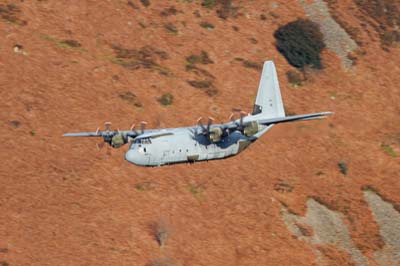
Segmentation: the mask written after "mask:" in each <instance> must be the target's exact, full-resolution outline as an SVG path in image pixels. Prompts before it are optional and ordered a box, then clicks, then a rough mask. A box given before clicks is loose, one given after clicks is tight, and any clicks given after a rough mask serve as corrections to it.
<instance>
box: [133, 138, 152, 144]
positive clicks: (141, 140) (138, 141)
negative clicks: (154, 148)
mask: <svg viewBox="0 0 400 266" xmlns="http://www.w3.org/2000/svg"><path fill="white" fill-rule="evenodd" d="M135 143H138V144H151V139H150V138H146V139H135Z"/></svg>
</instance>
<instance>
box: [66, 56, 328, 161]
mask: <svg viewBox="0 0 400 266" xmlns="http://www.w3.org/2000/svg"><path fill="white" fill-rule="evenodd" d="M330 114H332V113H331V112H320V113H312V114H304V115H294V116H285V111H284V109H283V103H282V97H281V92H280V89H279V83H278V77H277V74H276V70H275V65H274V63H273V62H272V61H266V62H264V67H263V71H262V74H261V81H260V85H259V88H258V93H257V97H256V102H255V104H254V107H253V112H252V113H251V114H247V115H246V114H245V113H244V112H241V113H240V118H237V119H234V117H233V115H231V116H230V120H231V121H230V122H227V123H224V124H214V123H213V120H214V119H213V118H211V117H209V118H208V121H207V124H206V125H204V123H203V122H202V121H203V120H202V118H199V119H198V120H197V125H195V126H189V127H180V128H165V129H148V130H145V122H142V123H141V129H140V130H136V129H135V126H134V125H133V126H132V127H131V129H130V130H125V131H119V130H110V125H111V123H106V124H105V127H106V129H105V130H103V131H100V130H99V129H97V131H96V132H81V133H67V134H64V136H66V137H102V138H103V140H104V142H103V144H104V143H108V144H109V145H110V146H112V147H113V148H119V147H121V146H122V145H124V144H127V143H129V144H130V145H129V150H128V151H127V152H126V154H125V159H126V160H127V161H128V162H130V163H133V164H136V165H140V166H162V165H168V164H175V163H185V162H186V163H193V162H198V161H208V160H213V159H223V158H227V157H230V156H234V155H237V154H239V153H240V152H242V151H243V150H244V149H246V148H247V147H248V146H249V145H250V144H252V143H254V142H255V141H256V140H257V139H258V138H260V137H261V136H262V135H264V134H265V133H266V132H267V131H268V130H270V129H271V128H272V127H273V126H274V125H276V124H279V123H285V122H293V121H304V120H313V119H321V118H324V117H325V116H326V115H330Z"/></svg>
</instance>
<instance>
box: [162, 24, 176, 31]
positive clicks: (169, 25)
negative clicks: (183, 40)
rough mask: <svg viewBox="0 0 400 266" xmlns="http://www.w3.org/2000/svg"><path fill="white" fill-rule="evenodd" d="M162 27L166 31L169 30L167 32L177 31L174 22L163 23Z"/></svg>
mask: <svg viewBox="0 0 400 266" xmlns="http://www.w3.org/2000/svg"><path fill="white" fill-rule="evenodd" d="M164 28H165V29H166V30H167V31H169V32H171V33H173V34H177V33H178V28H177V27H176V26H175V25H174V24H172V23H167V24H165V25H164Z"/></svg>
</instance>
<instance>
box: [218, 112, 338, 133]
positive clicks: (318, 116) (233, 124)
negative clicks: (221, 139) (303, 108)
mask: <svg viewBox="0 0 400 266" xmlns="http://www.w3.org/2000/svg"><path fill="white" fill-rule="evenodd" d="M331 114H333V113H332V112H320V113H312V114H305V115H293V116H284V117H278V118H262V117H261V118H255V117H254V119H252V117H251V118H250V119H246V120H245V121H244V124H247V123H249V122H252V121H256V122H257V123H258V124H260V125H264V126H268V125H273V124H279V123H285V122H293V121H305V120H315V119H323V118H325V117H326V116H328V115H331ZM216 126H220V127H222V128H223V129H230V130H235V129H239V128H240V124H239V122H238V121H234V122H230V123H226V124H221V125H216Z"/></svg>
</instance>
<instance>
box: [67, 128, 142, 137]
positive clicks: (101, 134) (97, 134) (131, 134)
mask: <svg viewBox="0 0 400 266" xmlns="http://www.w3.org/2000/svg"><path fill="white" fill-rule="evenodd" d="M119 133H120V134H122V135H125V136H128V137H132V138H134V137H136V136H138V135H140V133H139V132H137V131H131V130H126V131H98V132H78V133H65V134H63V137H104V136H114V135H116V134H119Z"/></svg>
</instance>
